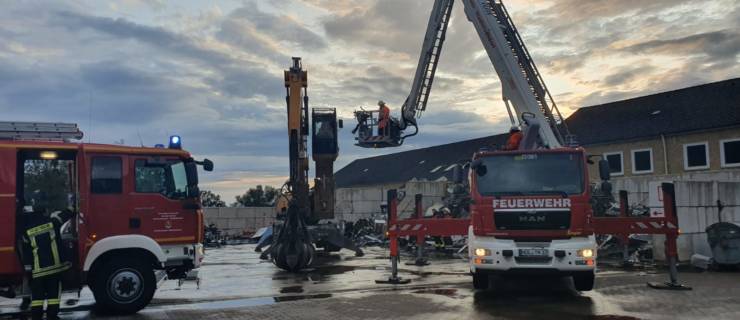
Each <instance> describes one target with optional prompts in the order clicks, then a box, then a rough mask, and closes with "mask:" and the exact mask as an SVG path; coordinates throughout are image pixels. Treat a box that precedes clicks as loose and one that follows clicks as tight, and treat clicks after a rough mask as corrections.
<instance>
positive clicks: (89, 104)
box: [87, 89, 92, 143]
mask: <svg viewBox="0 0 740 320" xmlns="http://www.w3.org/2000/svg"><path fill="white" fill-rule="evenodd" d="M87 124H88V126H89V127H90V131H88V132H89V134H88V135H87V142H88V143H91V142H92V91H90V90H89V89H88V90H87Z"/></svg>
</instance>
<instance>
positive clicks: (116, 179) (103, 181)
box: [90, 157, 123, 194]
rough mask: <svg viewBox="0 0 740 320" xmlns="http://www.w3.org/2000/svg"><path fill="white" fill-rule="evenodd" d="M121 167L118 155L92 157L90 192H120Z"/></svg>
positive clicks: (121, 183)
mask: <svg viewBox="0 0 740 320" xmlns="http://www.w3.org/2000/svg"><path fill="white" fill-rule="evenodd" d="M122 175H123V173H122V168H121V158H119V157H94V158H93V159H92V172H91V174H90V191H91V192H92V193H99V194H106V193H121V192H122V191H123V179H121V176H122Z"/></svg>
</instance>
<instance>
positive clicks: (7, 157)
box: [0, 122, 213, 313]
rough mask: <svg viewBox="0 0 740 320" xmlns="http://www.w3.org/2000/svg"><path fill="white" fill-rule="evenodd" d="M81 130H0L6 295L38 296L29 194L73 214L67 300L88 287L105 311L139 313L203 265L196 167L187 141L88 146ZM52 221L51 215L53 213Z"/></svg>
mask: <svg viewBox="0 0 740 320" xmlns="http://www.w3.org/2000/svg"><path fill="white" fill-rule="evenodd" d="M82 136H83V133H82V132H81V131H80V130H79V129H78V128H77V125H74V124H64V123H29V122H2V123H0V164H1V165H0V229H1V230H2V231H1V232H0V296H3V297H8V298H13V297H26V296H28V295H30V289H29V283H28V281H29V279H28V276H26V271H25V270H30V269H28V268H30V266H24V265H23V264H22V262H21V261H22V260H21V255H22V254H28V253H23V252H22V250H23V246H22V245H21V241H20V233H21V232H22V230H21V229H22V226H23V222H24V217H25V215H28V214H36V213H33V210H32V209H29V206H30V203H29V202H30V201H29V199H28V198H29V196H30V194H32V193H34V192H36V191H37V190H40V191H41V192H43V193H44V194H45V195H46V198H47V199H48V200H47V203H48V205H47V206H48V209H49V210H50V211H52V210H58V211H57V212H60V211H67V212H68V213H70V215H71V218H70V219H68V220H67V222H66V223H64V224H63V225H62V227H61V228H60V229H61V230H60V231H59V233H60V234H59V235H58V237H57V239H60V241H61V245H60V247H61V248H62V250H63V251H64V252H63V256H66V257H67V258H68V260H69V261H70V262H71V264H72V268H71V269H70V270H68V271H67V272H65V273H64V276H63V279H62V283H63V288H64V291H74V292H79V291H80V290H81V289H82V287H83V286H85V285H87V286H89V287H90V289H91V290H92V293H93V295H94V297H95V300H96V303H97V306H98V307H99V308H100V309H101V310H104V311H107V312H114V313H133V312H136V311H139V310H140V309H142V308H144V307H145V306H146V305H147V304H148V303H149V302H150V301H151V299H152V296H153V295H154V292H155V290H156V287H157V283H158V281H159V280H162V279H164V277H165V276H166V277H167V278H169V279H183V278H185V277H186V275H187V274H188V272H189V271H191V270H193V269H196V268H198V267H199V266H200V264H201V262H202V260H203V246H202V244H201V243H202V241H203V232H204V228H203V212H202V209H201V205H200V191H199V189H198V172H197V167H198V166H202V167H203V169H204V170H206V171H211V170H213V162H211V161H210V160H208V159H205V160H203V161H196V160H194V159H193V157H192V156H191V155H190V153H188V152H187V151H185V150H182V148H181V140H180V137H179V136H172V137H170V141H169V146H168V147H166V148H165V146H163V145H158V146H157V147H154V148H148V147H128V146H120V145H105V144H96V143H83V142H81V141H74V140H81V139H82ZM52 214H53V213H52Z"/></svg>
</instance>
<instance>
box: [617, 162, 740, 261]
mask: <svg viewBox="0 0 740 320" xmlns="http://www.w3.org/2000/svg"><path fill="white" fill-rule="evenodd" d="M650 181H665V182H671V181H673V182H674V183H675V186H676V206H677V210H678V225H679V228H680V229H681V232H682V233H681V235H680V236H679V238H678V256H679V260H681V261H687V260H689V259H690V258H691V255H693V254H694V253H698V254H702V255H705V256H710V257H711V256H712V253H711V250H710V248H709V243H708V242H707V235H706V232H705V229H706V228H707V227H708V226H709V225H712V224H713V223H716V222H718V221H719V216H718V212H717V211H718V210H717V200H721V201H722V203H723V205H724V206H725V208H724V209H723V210H722V221H731V222H740V171H714V172H702V173H690V174H681V175H668V176H657V177H629V178H620V179H614V181H613V183H614V191H615V193H616V192H618V190H627V191H628V192H629V202H630V204H645V205H647V204H648V194H649V191H650V190H649V183H650ZM663 241H665V237H664V236H661V235H655V236H653V245H654V248H655V251H654V254H655V258H656V259H658V260H664V259H665V254H664V250H665V249H664V243H663Z"/></svg>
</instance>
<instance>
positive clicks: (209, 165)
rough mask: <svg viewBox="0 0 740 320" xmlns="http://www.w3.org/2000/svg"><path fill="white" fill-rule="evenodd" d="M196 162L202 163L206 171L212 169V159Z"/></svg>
mask: <svg viewBox="0 0 740 320" xmlns="http://www.w3.org/2000/svg"><path fill="white" fill-rule="evenodd" d="M198 164H201V165H203V170H205V171H208V172H210V171H213V161H211V160H208V159H203V162H200V163H198Z"/></svg>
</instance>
